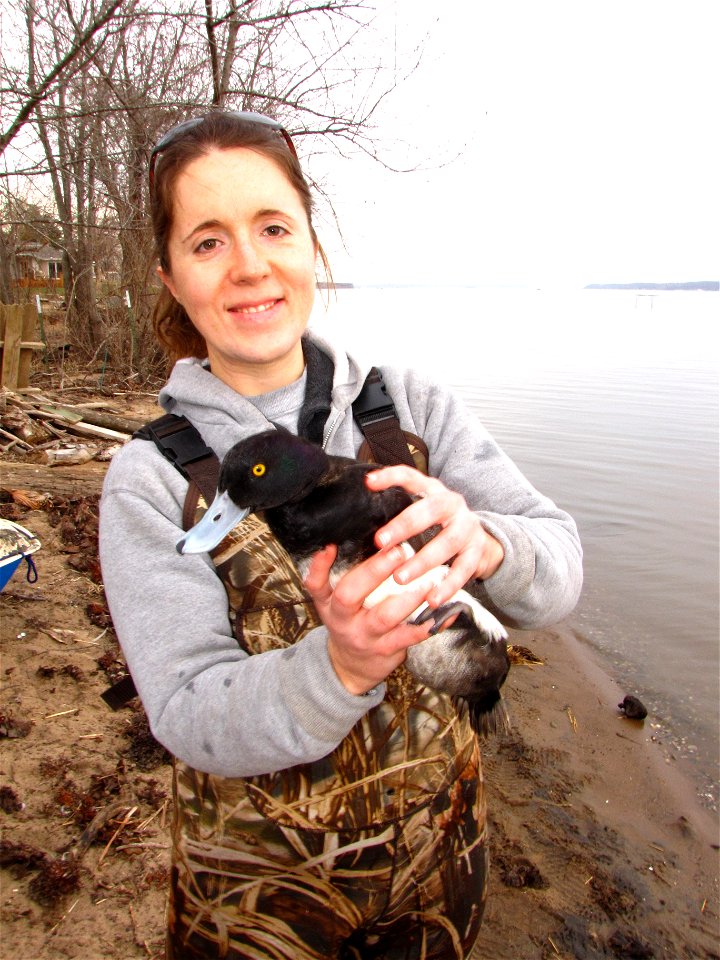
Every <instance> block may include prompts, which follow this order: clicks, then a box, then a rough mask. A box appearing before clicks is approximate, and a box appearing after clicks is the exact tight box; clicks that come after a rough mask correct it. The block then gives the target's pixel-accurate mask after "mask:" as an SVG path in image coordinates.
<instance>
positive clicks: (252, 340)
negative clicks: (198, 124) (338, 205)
mask: <svg viewBox="0 0 720 960" xmlns="http://www.w3.org/2000/svg"><path fill="white" fill-rule="evenodd" d="M316 255H317V249H316V245H315V243H314V241H313V238H312V235H311V233H310V225H309V223H308V219H307V215H306V213H305V209H304V207H303V205H302V202H301V200H300V197H299V195H298V194H297V192H296V191H295V188H294V187H293V186H292V185H291V183H290V181H289V180H288V179H287V177H286V176H285V174H284V173H283V172H282V171H281V170H280V168H279V167H278V166H276V164H275V163H273V161H272V160H269V159H268V158H267V157H265V156H263V155H262V154H260V153H256V152H255V151H253V150H249V149H245V148H242V147H237V148H233V149H229V150H213V151H212V152H210V153H209V154H207V155H205V156H203V157H199V158H198V159H197V160H193V161H192V162H191V163H189V164H188V165H187V166H186V167H185V169H184V170H183V171H182V173H181V174H180V175H179V176H178V178H177V180H176V182H175V189H174V203H173V222H172V228H171V231H170V238H169V243H168V261H169V264H170V270H169V271H168V272H167V273H166V272H165V271H164V270H163V269H162V268H161V267H160V268H158V272H159V275H160V278H161V279H162V281H163V283H164V284H165V285H166V286H167V287H168V289H169V290H170V292H171V293H172V295H173V296H174V297H175V299H176V300H177V301H178V302H179V303H181V304H182V306H183V307H184V308H185V310H186V312H187V314H188V316H189V317H190V319H191V320H192V322H193V324H194V325H195V327H196V328H197V329H198V331H199V332H200V333H201V334H202V336H203V337H204V338H205V341H206V343H207V348H208V357H209V360H210V365H211V368H212V371H213V373H214V374H215V375H216V376H217V377H219V378H220V379H221V380H223V381H224V382H225V383H227V384H229V385H230V386H231V387H233V388H234V389H235V390H238V391H239V392H240V393H244V394H246V395H249V396H252V395H254V394H258V393H266V392H268V391H270V390H274V389H277V388H279V387H281V386H285V385H287V384H288V383H292V382H293V380H296V379H297V378H298V377H299V376H300V375H301V374H302V370H303V355H302V347H301V345H300V337H301V335H302V333H303V332H304V330H305V327H306V326H307V322H308V319H309V317H310V311H311V309H312V305H313V299H314V296H315V283H316V281H315V259H316Z"/></svg>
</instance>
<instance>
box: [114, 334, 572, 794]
mask: <svg viewBox="0 0 720 960" xmlns="http://www.w3.org/2000/svg"><path fill="white" fill-rule="evenodd" d="M312 339H313V341H314V342H315V344H316V345H317V346H318V347H320V349H321V350H322V351H323V352H324V353H326V354H328V355H329V356H330V357H331V358H332V360H333V363H334V365H335V371H334V378H333V388H332V406H331V410H330V415H329V417H328V419H327V422H326V425H325V434H324V446H325V449H326V450H327V451H328V453H330V454H337V455H342V456H350V457H353V456H355V454H356V452H357V450H358V449H359V446H360V443H361V441H362V436H361V435H360V433H359V432H358V429H357V426H356V425H355V424H354V422H353V417H352V411H351V404H352V401H353V400H354V399H355V398H356V396H357V395H358V393H359V392H360V390H361V388H362V385H363V383H364V381H365V377H366V376H367V373H368V372H369V370H368V369H366V368H364V367H362V366H361V365H359V364H358V363H357V362H356V361H355V360H353V359H352V358H350V357H348V356H347V355H346V354H345V353H343V352H341V351H339V350H337V349H336V348H334V347H333V346H331V345H330V344H329V343H327V342H326V341H323V340H321V339H320V338H318V337H316V336H314V337H312ZM381 369H382V374H383V377H384V380H385V383H386V385H387V388H388V391H389V393H390V395H391V396H392V398H393V401H394V403H395V407H396V410H397V413H398V416H399V418H400V422H401V425H402V427H403V429H405V430H408V431H409V432H411V433H414V434H416V435H417V436H419V437H422V438H423V440H424V441H425V443H426V444H427V446H428V450H429V466H430V473H431V475H432V476H435V477H438V478H439V479H440V480H442V482H443V483H444V484H445V485H446V486H447V487H449V488H451V489H453V490H456V491H458V492H459V493H461V494H462V495H463V496H464V497H465V500H466V501H467V503H468V505H469V506H470V508H471V509H472V510H473V511H475V512H476V514H477V516H478V517H479V519H480V521H481V523H482V525H483V526H484V527H485V529H486V530H487V531H488V532H489V533H490V534H491V535H492V536H493V537H495V538H496V539H497V540H499V541H500V543H501V544H502V546H503V548H504V550H505V559H504V560H503V562H502V564H501V566H500V568H499V569H498V571H497V572H496V573H495V574H494V575H493V576H492V577H490V578H488V579H487V580H485V581H483V582H482V583H481V584H480V585H479V587H480V599H481V600H483V599H484V600H485V601H487V602H488V603H489V605H490V606H491V607H492V608H493V610H494V611H495V612H496V613H497V614H498V615H499V616H500V618H501V619H502V620H504V621H505V622H506V623H508V624H510V625H512V626H516V627H520V628H539V627H542V626H547V625H549V624H552V623H556V622H557V621H558V620H560V619H562V618H563V617H564V616H566V615H567V614H568V613H570V611H571V610H572V609H573V607H574V606H575V604H576V603H577V600H578V597H579V595H580V588H581V585H582V551H581V547H580V542H579V539H578V534H577V529H576V527H575V524H574V522H573V520H572V519H571V517H569V516H568V514H567V513H564V512H563V511H562V510H560V509H558V507H556V506H555V504H554V503H553V502H552V501H551V500H549V499H547V498H546V497H543V496H542V495H541V494H540V493H538V491H537V490H535V489H534V488H533V487H532V486H531V484H530V483H529V482H528V481H527V480H526V479H525V478H524V477H523V475H522V474H521V473H520V471H519V470H518V469H517V467H515V465H514V464H513V463H512V461H511V460H509V459H508V457H507V456H506V455H505V454H504V453H503V452H502V451H501V450H500V448H499V447H498V446H497V444H496V443H495V441H494V440H493V439H492V437H491V436H490V435H489V434H488V433H487V431H486V430H485V429H484V428H483V426H482V425H481V424H480V422H479V421H478V419H477V418H476V417H475V416H474V415H473V414H471V413H470V412H469V411H468V410H467V409H466V408H465V407H464V405H463V404H462V403H461V401H460V400H459V399H458V398H457V397H456V396H455V395H454V394H453V393H451V392H450V391H449V390H447V389H446V388H444V387H442V386H438V385H437V384H434V383H432V382H429V381H428V380H427V379H426V378H424V377H422V376H420V375H418V374H417V373H414V372H412V371H403V370H398V369H394V368H389V367H382V368H381ZM159 399H160V404H161V406H162V407H163V408H164V410H165V411H166V412H168V413H176V414H184V415H185V416H186V417H187V418H188V419H189V420H190V421H191V422H192V423H193V424H194V425H195V427H196V428H197V429H198V430H199V431H200V433H201V435H202V437H203V440H204V441H205V442H206V443H207V445H208V446H209V447H211V448H212V449H213V450H214V451H215V453H216V454H217V456H218V457H219V458H220V459H222V457H223V456H224V454H225V453H226V452H227V451H228V449H229V448H230V447H231V446H232V445H233V444H235V443H237V442H238V441H239V440H242V439H243V438H244V437H247V436H250V435H252V434H255V433H258V432H259V431H261V430H267V429H268V427H269V422H268V420H267V419H266V418H265V416H264V415H263V414H262V413H260V411H259V410H258V409H257V407H256V406H255V405H254V404H253V403H251V402H250V401H248V400H247V399H245V398H244V397H242V396H241V395H239V394H238V393H236V392H235V391H234V390H232V389H231V388H230V387H229V386H227V385H226V384H224V383H223V382H222V381H220V380H218V379H217V377H215V376H213V374H212V373H211V372H209V370H207V369H206V368H205V367H204V366H203V365H202V364H201V363H200V362H199V361H180V362H179V363H177V364H176V365H175V368H174V369H173V371H172V374H171V376H170V379H169V381H168V383H167V384H166V385H165V387H164V388H163V389H162V390H161V392H160V398H159ZM186 491H187V481H186V480H185V479H184V478H183V477H182V475H181V474H180V473H179V472H178V471H177V470H176V469H175V468H174V467H173V466H172V464H170V463H169V462H168V461H167V460H165V459H164V458H163V457H162V455H161V454H160V452H159V451H158V450H157V448H156V447H155V445H154V444H153V443H152V442H149V441H145V440H132V441H130V442H129V443H128V444H127V445H126V446H125V447H124V448H123V449H122V450H121V451H120V452H119V453H118V454H116V456H115V457H114V458H113V462H112V464H111V466H110V469H109V471H108V474H107V478H106V481H105V485H104V489H103V496H102V501H101V513H100V558H101V563H102V570H103V579H104V584H105V591H106V594H107V599H108V603H109V606H110V611H111V613H112V617H113V622H114V625H115V629H116V631H117V635H118V638H119V640H120V644H121V646H122V649H123V653H124V655H125V658H126V661H127V664H128V668H129V670H130V673H131V674H132V677H133V680H134V681H135V685H136V688H137V690H138V693H139V695H140V697H141V699H142V702H143V705H144V707H145V710H146V712H147V715H148V719H149V722H150V726H151V729H152V731H153V734H154V736H155V737H156V738H157V739H158V740H159V741H160V742H161V743H162V744H164V745H165V746H166V747H167V749H168V750H169V751H170V752H171V753H172V754H174V755H175V756H177V757H178V758H180V759H181V760H183V761H185V762H186V763H188V764H190V765H191V766H192V767H195V768H196V769H198V770H201V771H204V772H207V773H212V774H216V775H219V776H225V777H242V776H253V775H256V774H260V773H269V772H272V771H276V770H282V769H285V768H287V767H291V766H294V765H295V764H300V763H308V762H311V761H313V760H317V759H319V758H320V757H323V756H326V755H327V754H328V753H330V752H331V751H332V750H333V749H334V748H335V747H336V746H337V745H338V743H339V742H340V741H341V740H342V739H343V737H345V736H346V735H347V734H348V733H349V731H350V730H351V729H352V727H353V726H354V725H355V723H356V722H357V721H358V720H359V719H360V718H361V717H362V716H363V715H364V714H365V713H366V712H367V711H368V710H369V709H371V708H372V707H374V706H376V705H377V704H378V703H379V702H381V701H382V699H383V696H384V690H385V688H384V684H381V685H380V686H379V687H377V688H376V690H375V691H374V692H373V693H371V694H370V695H365V696H355V695H353V694H351V693H348V691H347V690H346V689H345V688H344V686H343V685H342V683H341V682H340V681H339V679H338V677H337V676H336V674H335V672H334V670H333V667H332V665H331V663H330V660H329V657H328V653H327V643H326V640H327V634H326V630H325V628H324V627H319V628H317V629H315V630H312V631H311V632H310V633H308V634H307V635H306V636H305V637H304V638H303V639H302V640H301V641H299V643H298V644H297V645H296V652H295V655H294V656H293V657H292V658H285V657H283V656H282V655H281V651H279V650H277V651H269V652H267V653H262V654H258V655H256V656H248V655H247V654H246V653H245V652H244V651H243V650H241V649H240V647H239V646H238V644H237V641H236V640H235V638H234V637H233V635H232V632H231V628H230V623H229V619H228V601H227V595H226V593H225V588H224V586H223V584H222V581H221V580H220V578H219V577H218V576H217V574H216V573H215V570H214V567H213V563H212V561H211V559H210V557H209V556H208V555H207V554H202V555H194V556H192V555H191V556H181V555H179V554H178V553H177V551H176V549H175V544H176V543H177V541H178V540H179V539H180V538H181V536H182V508H183V503H184V500H185V494H186Z"/></svg>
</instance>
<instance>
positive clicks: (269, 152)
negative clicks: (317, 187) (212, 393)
mask: <svg viewBox="0 0 720 960" xmlns="http://www.w3.org/2000/svg"><path fill="white" fill-rule="evenodd" d="M234 147H247V148H248V149H251V150H255V151H257V152H258V153H261V154H263V155H264V156H266V157H267V158H268V159H269V160H271V161H272V162H273V163H275V164H276V165H277V166H278V167H279V168H280V170H281V171H282V172H283V173H284V174H285V176H286V177H287V179H288V180H289V181H290V184H291V185H292V186H293V187H294V188H295V190H296V192H297V194H298V196H299V197H300V201H301V203H302V205H303V207H304V209H305V213H306V215H307V219H308V225H309V227H310V235H311V237H312V239H313V242H314V243H315V244H316V246H317V248H318V252H319V254H320V258H321V260H322V262H323V264H324V265H325V269H326V271H327V272H328V274H329V266H328V263H327V260H326V258H325V254H324V252H323V250H322V247H321V246H320V244H319V243H318V239H317V235H316V233H315V229H314V227H313V224H312V196H311V194H310V188H309V186H308V184H307V181H306V180H305V177H304V176H303V172H302V169H301V167H300V164H299V162H298V160H297V158H296V157H295V156H293V154H292V153H291V152H290V150H289V148H288V146H287V144H286V143H285V141H284V140H283V138H282V136H281V135H279V134H278V131H277V129H275V128H273V127H271V126H268V125H267V124H263V123H253V122H252V121H251V120H250V121H249V120H247V119H245V118H243V119H240V118H238V117H237V116H235V115H233V114H232V113H220V112H218V113H210V114H208V115H207V116H205V117H203V118H202V119H200V120H199V122H198V123H196V124H193V125H190V126H189V127H188V128H187V130H184V131H183V132H182V133H180V132H178V137H177V139H176V140H171V141H170V143H169V144H168V145H167V146H166V147H165V148H164V149H163V150H162V152H160V153H158V155H157V158H156V167H155V171H154V184H153V189H152V190H151V191H150V193H151V196H150V213H151V217H152V226H153V234H154V237H155V248H156V253H157V257H158V260H159V262H160V266H161V267H162V269H163V270H164V271H165V272H166V273H169V272H170V259H169V256H168V242H169V239H170V231H171V230H172V225H173V201H174V191H175V184H176V182H177V178H178V177H179V175H180V174H181V173H182V172H183V170H184V169H185V167H186V166H187V165H188V164H189V163H191V162H192V161H193V160H197V159H198V157H202V156H205V155H206V154H208V153H209V152H210V151H211V150H229V149H232V148H234ZM153 329H154V331H155V336H156V337H157V339H158V341H159V343H160V345H161V346H162V348H163V350H164V351H165V353H166V354H167V355H168V359H169V361H170V363H171V364H172V363H174V362H175V361H176V360H179V359H180V358H181V357H200V358H201V359H203V358H205V357H207V355H208V353H207V344H206V343H205V338H204V337H203V336H201V335H200V333H199V332H198V331H197V330H196V329H195V326H194V325H193V322H192V320H191V319H190V317H189V316H188V314H187V313H186V311H185V308H184V307H183V306H181V305H180V304H179V303H178V302H177V300H176V299H175V298H174V297H173V295H172V294H171V293H170V291H169V290H168V289H167V287H165V286H163V289H162V291H161V292H160V294H159V296H158V299H157V302H156V304H155V309H154V312H153Z"/></svg>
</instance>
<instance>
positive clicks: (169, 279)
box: [155, 264, 180, 303]
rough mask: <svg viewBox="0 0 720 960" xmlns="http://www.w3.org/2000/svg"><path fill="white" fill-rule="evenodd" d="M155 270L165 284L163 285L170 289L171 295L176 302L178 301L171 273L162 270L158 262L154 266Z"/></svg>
mask: <svg viewBox="0 0 720 960" xmlns="http://www.w3.org/2000/svg"><path fill="white" fill-rule="evenodd" d="M155 272H156V273H157V275H158V276H159V277H160V279H161V281H162V282H163V283H164V284H165V286H166V287H167V289H168V290H169V291H170V293H171V294H172V295H173V297H174V298H175V299H176V300H177V302H178V303H180V299H179V297H178V295H177V292H176V290H175V284H174V283H173V281H172V277H171V275H170V274H169V273H166V272H165V271H164V270H163V268H162V267H161V266H160V264H158V265H157V267H155Z"/></svg>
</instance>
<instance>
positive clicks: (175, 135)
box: [148, 110, 298, 193]
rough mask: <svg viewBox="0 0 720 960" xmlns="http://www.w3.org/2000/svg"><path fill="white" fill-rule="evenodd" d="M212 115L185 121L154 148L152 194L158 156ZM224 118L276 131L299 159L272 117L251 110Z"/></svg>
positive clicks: (225, 112) (291, 143) (226, 114)
mask: <svg viewBox="0 0 720 960" xmlns="http://www.w3.org/2000/svg"><path fill="white" fill-rule="evenodd" d="M211 115H212V114H206V115H205V116H202V117H192V118H191V119H190V120H183V122H182V123H179V124H178V125H177V126H176V127H172V128H171V129H170V130H168V132H167V133H166V134H165V135H164V136H162V137H161V138H160V139H159V140H158V142H157V143H156V144H155V146H154V147H153V150H152V153H151V154H150V169H149V171H148V178H149V180H150V193H152V192H153V190H154V188H155V165H156V163H157V158H158V156H159V155H160V154H161V153H162V152H163V150H167V148H168V147H169V146H170V145H171V144H173V143H175V142H176V141H178V140H180V139H182V137H183V136H184V134H186V133H187V132H188V130H192V129H193V128H194V127H197V126H198V125H199V124H201V123H202V122H203V120H206V119H207V117H208V116H211ZM222 116H224V117H232V118H233V119H234V120H237V121H238V123H240V124H242V123H247V124H262V125H263V126H265V127H270V129H271V130H274V131H275V132H276V133H277V134H278V135H279V136H281V137H282V138H283V140H284V141H285V143H286V144H287V148H288V150H289V151H290V153H291V154H292V155H293V156H294V157H295V159H296V160H297V159H298V155H297V152H296V150H295V144H294V143H293V142H292V138H291V137H290V134H289V133H288V132H287V130H286V129H285V128H284V127H283V126H282V125H281V124H279V123H278V122H277V120H273V119H272V118H271V117H266V116H264V115H263V114H262V113H253V112H252V111H250V110H226V111H223V113H222Z"/></svg>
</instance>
